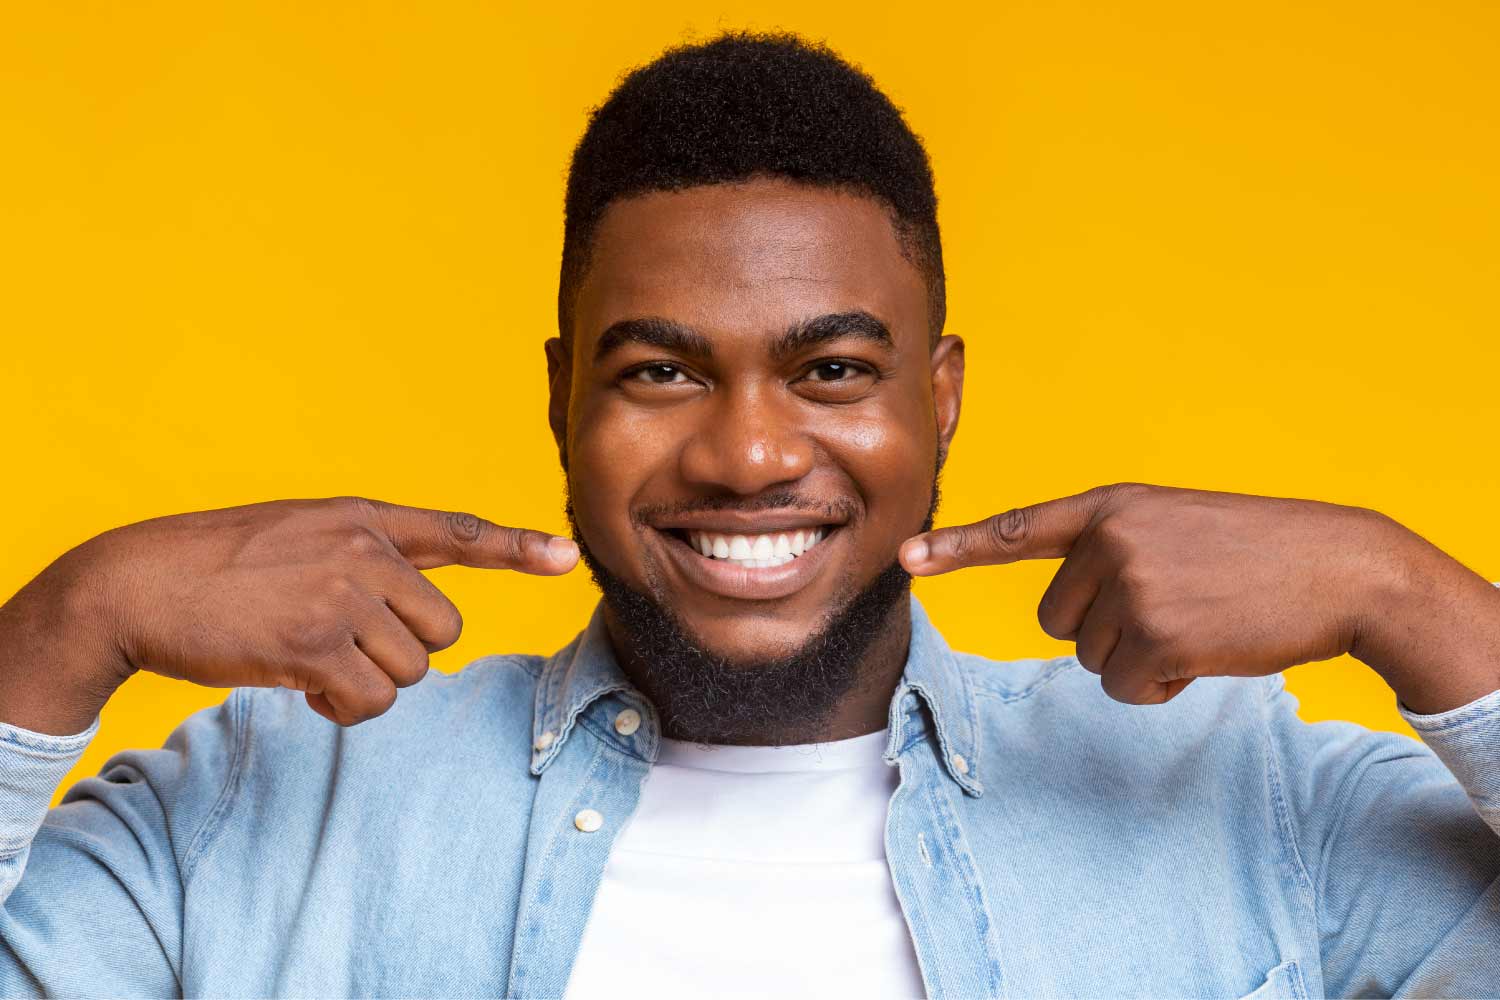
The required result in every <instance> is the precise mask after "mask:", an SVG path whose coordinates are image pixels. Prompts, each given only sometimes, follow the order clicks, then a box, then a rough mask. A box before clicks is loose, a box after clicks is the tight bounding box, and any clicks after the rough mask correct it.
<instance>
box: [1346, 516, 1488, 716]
mask: <svg viewBox="0 0 1500 1000" xmlns="http://www.w3.org/2000/svg"><path fill="white" fill-rule="evenodd" d="M1393 523H1394V522H1393ZM1396 527H1398V528H1399V527H1400V526H1399V525H1397V526H1396ZM1400 533H1401V536H1402V537H1400V538H1398V539H1397V540H1396V541H1395V542H1394V543H1393V545H1392V550H1391V551H1392V559H1391V561H1390V568H1389V570H1388V571H1387V572H1385V573H1381V574H1378V575H1377V577H1376V579H1375V580H1374V581H1373V582H1372V586H1371V588H1370V591H1369V593H1368V594H1367V595H1366V599H1365V601H1364V610H1363V613H1361V614H1360V615H1358V616H1357V624H1356V634H1355V638H1354V643H1353V646H1352V648H1351V649H1350V654H1351V655H1352V656H1354V657H1355V658H1356V659H1358V660H1360V661H1361V662H1363V663H1365V664H1367V665H1369V666H1370V667H1372V668H1373V669H1374V670H1375V671H1376V672H1377V673H1379V674H1380V676H1381V677H1382V678H1384V679H1385V681H1386V683H1387V684H1389V685H1390V686H1391V689H1392V690H1393V691H1394V692H1395V693H1396V697H1397V699H1398V700H1399V702H1400V704H1401V705H1403V706H1405V707H1406V708H1407V709H1409V710H1410V711H1412V712H1416V713H1421V714H1426V715H1430V714H1436V713H1440V712H1446V711H1449V710H1451V709H1454V708H1458V707H1459V706H1461V705H1466V704H1468V703H1470V702H1472V701H1474V700H1475V699H1477V698H1481V697H1483V696H1484V695H1487V694H1489V693H1491V692H1493V691H1496V690H1500V589H1497V587H1496V585H1494V584H1492V583H1491V582H1490V581H1488V580H1486V579H1485V578H1484V577H1482V576H1480V575H1479V574H1477V573H1475V572H1474V571H1473V570H1470V569H1469V568H1468V567H1466V566H1464V565H1463V564H1462V563H1460V562H1458V561H1457V560H1456V559H1454V558H1452V557H1451V556H1449V555H1447V554H1446V553H1444V552H1443V551H1442V550H1440V549H1438V548H1437V547H1436V546H1434V545H1432V544H1431V543H1430V542H1427V541H1426V540H1425V539H1423V538H1421V537H1420V536H1418V535H1416V534H1415V533H1413V532H1410V531H1408V530H1407V529H1405V528H1400Z"/></svg>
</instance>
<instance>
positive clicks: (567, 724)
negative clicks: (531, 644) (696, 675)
mask: <svg viewBox="0 0 1500 1000" xmlns="http://www.w3.org/2000/svg"><path fill="white" fill-rule="evenodd" d="M910 602H911V644H910V646H909V647H908V650H907V656H906V667H905V670H904V671H903V672H902V676H901V682H900V683H899V684H898V685H897V686H896V691H895V693H894V694H893V695H892V697H891V704H890V713H889V717H888V720H889V721H888V723H887V724H888V727H889V728H888V732H889V734H890V740H889V742H888V743H887V744H886V752H885V757H886V759H887V760H890V761H894V760H895V759H896V757H898V756H899V755H900V754H901V752H902V751H903V750H904V749H905V745H906V742H907V734H908V732H909V731H910V730H912V729H913V727H918V726H920V727H924V728H925V720H921V719H920V718H919V716H920V715H921V712H922V709H923V708H925V709H926V711H927V713H928V714H929V715H930V717H931V720H932V725H931V729H932V731H933V732H935V734H936V740H937V747H936V749H937V752H938V756H939V757H940V758H941V759H942V763H943V768H944V771H945V772H946V773H947V774H948V776H949V777H951V778H952V779H953V780H954V781H955V782H956V783H957V784H958V785H959V787H961V788H962V789H963V790H964V791H965V792H967V793H969V794H970V795H979V794H981V793H982V791H983V785H981V783H980V781H979V775H980V773H981V772H980V760H979V726H978V721H977V718H976V710H977V709H976V705H975V698H974V690H973V685H972V684H971V683H970V681H969V678H968V677H967V675H965V674H964V673H963V671H962V670H961V668H960V667H959V665H958V663H957V662H956V661H955V659H954V656H953V651H952V650H951V649H949V648H948V644H947V642H945V641H944V639H943V637H942V635H941V634H940V633H939V632H938V630H937V629H936V628H935V627H934V626H933V624H932V622H931V621H930V620H929V619H928V617H927V612H926V610H925V609H924V608H923V607H922V604H921V602H920V601H918V600H917V598H916V597H915V596H912V597H911V598H910ZM610 694H620V695H622V696H623V697H625V698H626V699H627V700H630V701H639V703H640V704H641V707H642V709H643V711H642V714H643V716H645V718H643V720H642V726H643V727H649V728H650V729H651V730H653V731H654V730H655V728H656V725H657V722H656V713H655V712H654V711H651V709H650V706H649V703H648V702H647V701H646V699H645V697H644V696H642V695H641V694H640V692H638V691H636V689H635V688H634V687H633V686H632V685H631V683H630V681H629V680H628V679H627V678H626V677H625V674H624V671H622V670H621V669H620V667H619V664H618V663H617V662H616V660H615V656H614V651H613V649H612V648H611V646H610V642H609V633H608V631H607V629H606V626H605V622H604V602H603V601H602V600H601V601H600V602H599V603H598V604H597V605H595V607H594V613H593V615H592V616H591V617H590V618H589V622H588V625H587V626H586V627H585V628H584V630H583V631H582V632H580V633H579V634H578V635H577V636H576V637H575V638H574V639H573V641H572V642H570V643H568V645H566V646H564V647H563V648H562V649H560V650H558V652H557V653H555V654H553V655H552V656H551V657H550V658H548V659H547V661H546V662H545V663H544V664H543V667H542V674H541V680H540V682H539V683H538V684H537V689H536V710H535V712H534V713H533V716H532V720H533V721H532V734H531V735H532V755H531V773H532V774H541V773H542V772H543V771H544V770H546V768H547V765H548V764H550V763H551V762H552V761H553V760H554V759H555V758H556V757H557V754H558V753H559V752H560V751H561V749H562V746H563V744H564V743H566V742H567V740H568V737H569V736H571V735H572V734H573V731H574V729H575V728H576V725H577V721H578V717H579V716H580V715H582V714H583V713H584V712H585V711H586V710H587V709H588V708H589V706H590V705H592V704H593V703H594V702H595V701H597V700H598V699H600V698H603V697H605V696H606V695H610ZM651 742H652V743H653V744H654V737H653V738H652V739H651Z"/></svg>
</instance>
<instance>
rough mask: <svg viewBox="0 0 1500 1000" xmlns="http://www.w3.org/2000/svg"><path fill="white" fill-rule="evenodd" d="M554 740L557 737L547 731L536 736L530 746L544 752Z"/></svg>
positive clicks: (550, 731)
mask: <svg viewBox="0 0 1500 1000" xmlns="http://www.w3.org/2000/svg"><path fill="white" fill-rule="evenodd" d="M555 739H557V737H556V736H555V735H554V734H553V732H552V730H550V729H549V730H547V731H546V732H545V733H543V734H542V735H540V736H538V737H537V738H536V742H535V743H533V744H531V745H532V746H533V747H535V748H536V749H538V750H545V749H547V748H548V747H550V746H551V745H552V741H553V740H555Z"/></svg>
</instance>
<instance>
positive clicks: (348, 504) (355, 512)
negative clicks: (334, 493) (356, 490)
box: [329, 496, 377, 521]
mask: <svg viewBox="0 0 1500 1000" xmlns="http://www.w3.org/2000/svg"><path fill="white" fill-rule="evenodd" d="M329 502H330V503H331V504H332V505H333V506H334V507H335V508H337V509H338V510H340V511H341V512H343V513H344V514H345V515H347V516H349V517H352V518H354V519H355V520H358V521H369V520H373V519H374V517H375V515H376V513H377V510H376V507H377V504H376V503H375V501H374V500H371V499H369V498H368V497H357V496H341V497H333V498H332V499H331V500H330V501H329Z"/></svg>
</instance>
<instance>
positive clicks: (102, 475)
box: [0, 0, 1500, 787]
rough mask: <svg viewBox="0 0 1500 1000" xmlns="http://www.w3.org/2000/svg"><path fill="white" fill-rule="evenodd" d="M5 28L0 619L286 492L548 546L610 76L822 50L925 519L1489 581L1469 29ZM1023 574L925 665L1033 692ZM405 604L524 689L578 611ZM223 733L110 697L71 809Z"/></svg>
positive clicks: (561, 9)
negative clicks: (758, 49) (1212, 545)
mask: <svg viewBox="0 0 1500 1000" xmlns="http://www.w3.org/2000/svg"><path fill="white" fill-rule="evenodd" d="M7 22H8V23H7V27H6V31H5V32H4V34H3V35H0V135H3V137H4V138H3V141H4V144H5V155H4V156H3V157H0V188H3V190H4V197H3V201H0V204H3V206H4V207H3V209H0V219H3V220H4V225H3V233H4V239H3V242H0V287H3V294H0V337H3V351H0V366H3V368H0V375H3V381H0V388H3V392H0V426H3V427H4V429H5V449H4V467H5V469H6V471H7V475H6V477H5V489H4V491H3V493H0V546H3V549H0V553H3V558H0V591H3V594H5V595H8V594H10V593H12V592H14V591H15V590H16V589H18V588H19V587H20V586H22V585H23V584H24V583H25V582H26V581H27V580H28V579H30V578H31V577H32V576H33V575H34V574H35V573H37V572H38V571H39V570H41V569H42V568H43V567H44V566H45V565H46V564H47V563H48V562H49V561H50V560H51V559H52V558H54V557H55V556H56V555H57V554H59V553H60V552H62V551H63V550H65V549H67V548H68V547H70V546H72V545H74V544H77V543H78V542H81V541H83V540H84V539H86V538H88V537H90V536H91V535H93V534H95V533H97V532H99V531H101V530H104V529H106V528H108V527H111V526H113V525H117V524H121V523H125V522H129V521H135V520H139V519H142V518H145V517H150V516H155V515H159V514H167V513H173V512H178V511H185V510H193V509H202V508H208V507H218V506H227V505H232V504H237V503H244V502H250V501H255V500H263V499H271V498H277V497H312V496H330V495H336V494H344V493H359V494H364V495H367V496H372V497H380V498H384V499H388V500H393V501H398V502H403V503H410V504H420V505H424V506H434V507H444V508H459V509H469V510H473V511H475V512H477V513H481V514H484V515H486V516H488V517H490V518H493V519H495V520H497V521H501V522H505V523H512V524H521V525H527V526H532V527H538V528H543V529H548V530H558V531H560V530H562V529H563V527H564V520H563V517H562V512H561V491H560V480H559V474H558V471H557V467H556V458H555V453H554V450H553V445H552V441H551V439H550V437H549V435H548V433H547V430H546V423H545V416H544V401H545V394H544V389H545V378H544V372H545V368H544V364H543V354H542V348H541V344H542V341H543V339H544V338H545V337H547V336H548V335H550V334H551V333H552V332H553V327H554V312H553V310H554V296H555V292H556V279H557V263H558V254H559V248H560V244H561V201H562V186H563V181H564V173H565V170H566V164H567V157H568V154H569V152H570V151H571V148H572V145H573V143H574V142H575V141H576V139H577V137H578V135H579V133H580V131H581V129H582V127H583V124H584V121H585V114H586V112H587V110H588V108H589V107H591V106H592V105H594V104H595V103H597V102H598V101H600V100H602V99H603V97H604V96H605V94H606V93H607V92H608V90H609V88H610V87H611V85H612V84H613V83H614V82H615V80H616V79H617V77H618V75H619V74H620V73H621V72H622V71H623V70H624V69H626V68H627V67H629V66H632V65H636V64H639V63H641V62H643V61H646V60H648V59H650V58H651V57H652V56H654V55H655V54H656V53H657V52H659V51H660V50H661V49H662V48H663V47H665V46H667V45H670V44H673V43H676V42H680V41H686V40H693V39H703V38H705V37H708V36H709V35H712V34H713V33H715V32H716V31H718V30H719V29H722V28H726V27H760V28H768V27H784V28H789V29H793V30H796V31H799V32H802V33H804V34H806V35H809V36H811V37H814V38H821V39H826V40H828V41H829V42H830V44H832V45H833V46H834V47H835V48H836V49H838V50H839V51H840V52H842V53H843V54H844V55H845V56H847V57H848V58H850V59H852V60H854V61H856V62H858V63H860V64H861V65H862V66H864V67H865V68H866V69H867V70H868V71H870V72H871V73H872V74H873V75H874V76H875V78H876V79H877V81H878V82H879V83H880V84H881V85H882V86H883V87H884V88H885V89H886V90H887V92H888V93H889V94H891V96H892V97H893V98H894V100H895V101H896V102H897V103H898V104H899V105H901V106H902V107H903V108H904V109H905V111H906V112H907V115H908V118H909V120H910V122H911V124H912V126H913V127H914V128H915V130H916V131H917V132H918V133H919V134H920V135H921V136H922V137H923V138H924V140H925V141H926V144H927V147H928V149H929V151H930V153H931V155H932V159H933V162H934V166H935V169H936V173H937V178H938V193H939V198H940V200H941V223H942V227H943V232H944V237H945V240H944V242H945V246H946V255H947V264H948V279H949V290H950V291H949V294H950V311H949V332H952V333H958V334H961V335H963V336H964V337H965V338H966V339H967V341H968V345H969V380H968V393H967V396H966V399H965V407H964V415H963V421H962V424H961V426H960V430H959V434H958V439H957V442H956V445H955V449H954V451H953V454H952V458H951V461H950V464H949V467H948V470H947V473H946V475H945V478H944V495H945V502H944V507H943V510H942V512H941V522H940V523H954V522H957V521H960V520H971V519H975V518H978V517H982V516H984V515H987V514H991V513H995V512H997V511H1000V510H1004V509H1006V508H1008V507H1011V506H1016V505H1019V504H1026V503H1031V502H1036V501H1040V500H1044V499H1047V498H1049V497H1054V496H1059V495H1063V494H1067V493H1073V492H1077V491H1079V490H1082V489H1086V488H1088V487H1090V486H1094V485H1098V484H1101V483H1106V482H1111V481H1117V480H1141V481H1146V482H1156V483H1164V484H1170V485H1179V486H1195V487H1202V488H1208V489H1225V490H1238V491H1243V492H1250V493H1262V494H1270V495H1279V496H1296V497H1312V498H1318V499H1326V500H1332V501H1336V502H1340V503H1348V504H1359V505H1364V506H1371V507H1375V508H1377V509H1380V510H1383V511H1385V512H1386V513H1388V514H1390V515H1392V516H1393V517H1395V518H1397V519H1398V520H1400V521H1402V522H1404V523H1405V524H1407V525H1409V526H1411V527H1412V528H1414V529H1415V530H1417V531H1419V532H1421V533H1422V534H1424V535H1425V536H1427V537H1428V538H1430V539H1431V540H1432V541H1434V542H1435V543H1437V544H1438V545H1440V546H1441V547H1443V548H1444V549H1446V550H1447V551H1448V552H1450V553H1452V554H1453V555H1454V556H1456V557H1458V558H1459V559H1461V560H1463V561H1464V562H1465V563H1467V564H1468V565H1470V566H1471V567H1473V568H1474V569H1476V570H1477V571H1479V572H1480V573H1482V574H1485V575H1486V577H1487V578H1488V579H1491V580H1496V579H1500V539H1497V533H1496V529H1495V525H1494V514H1495V512H1496V511H1497V510H1500V471H1497V468H1496V464H1497V463H1496V458H1497V456H1496V444H1495V438H1496V428H1497V426H1500V401H1497V395H1496V391H1495V389H1496V374H1497V367H1500V347H1497V322H1496V320H1497V306H1496V289H1497V277H1500V275H1497V273H1496V271H1497V262H1500V253H1497V249H1500V247H1497V233H1500V193H1497V192H1500V184H1497V182H1496V178H1497V177H1500V139H1497V137H1500V112H1497V108H1500V87H1497V72H1496V66H1497V63H1496V62H1495V60H1494V53H1495V51H1496V46H1497V42H1500V6H1496V5H1495V4H1493V3H1491V2H1489V0H1449V2H1447V3H1442V4H1422V5H1412V4H1407V3H1394V2H1384V0H1382V2H1372V0H1338V2H1332V0H1329V2H1313V3H1308V2H1305V0H1298V2H1295V3H1291V2H1282V0H1268V2H1267V0H1263V2H1257V3H1249V2H1245V3H1238V4H1221V3H1213V4H1203V3H1198V2H1167V0H1130V2H1125V0H1120V2H1117V3H1113V4H1104V3H1098V4H1087V3H1078V2H1066V0H1049V2H1045V3H1043V2H1029V3H1017V2H1000V3H992V4H984V5H972V6H969V5H962V6H960V5H953V6H948V5H943V4H925V5H913V4H909V3H868V2H867V3H833V2H816V0H797V2H795V3H782V2H776V3H757V4H754V5H750V4H744V5H733V4H720V5H717V6H715V5H705V4H703V3H681V2H672V3H654V4H651V5H646V6H641V5H635V4H619V3H599V2H594V0H586V2H573V3H561V4H548V5H540V4H539V5H535V6H520V5H505V4H470V3H423V4H391V3H367V4H353V3H350V4H343V3H326V2H325V3H269V2H267V3H241V4H228V3H189V2H186V0H183V2H161V3H149V2H138V3H129V4H88V3H67V4H13V5H11V6H10V8H9V9H8V11H7ZM1056 567H1057V563H1056V562H1055V561H1052V562H1040V563H1034V564H1024V565H1017V566H1010V567H998V568H992V569H986V570H974V571H970V572H968V573H965V574H961V575H956V576H953V577H949V578H942V579H935V580H931V581H923V582H921V583H919V584H918V587H917V592H918V594H919V595H920V596H921V597H922V598H923V599H924V600H925V601H926V602H927V604H928V607H929V608H930V609H931V610H932V612H933V614H934V617H935V619H936V621H937V623H938V624H939V626H940V627H941V628H942V629H943V630H944V632H945V633H946V635H947V637H948V638H949V640H950V641H951V642H953V643H954V644H955V645H957V646H958V647H961V648H965V649H969V650H973V651H975V652H980V653H984V654H987V655H989V656H993V657H1000V658H1011V657H1018V656H1029V655H1055V654H1058V653H1063V652H1070V651H1071V648H1072V647H1071V646H1070V645H1069V644H1065V643H1060V642H1056V641H1054V640H1052V639H1049V638H1048V637H1047V636H1045V635H1044V634H1043V633H1042V632H1041V631H1040V629H1039V627H1038V626H1037V624H1036V619H1035V607H1036V602H1037V600H1038V599H1039V598H1040V596H1041V593H1042V591H1043V589H1044V588H1045V586H1046V583H1047V581H1048V580H1049V579H1050V577H1051V574H1052V573H1053V572H1054V571H1055V570H1056ZM431 576H432V578H433V579H434V580H435V581H436V582H437V583H438V585H439V586H440V587H442V588H444V589H445V590H446V591H447V592H448V593H449V594H450V595H451V596H452V597H453V598H454V599H455V601H456V602H457V603H458V604H459V606H460V607H461V608H462V609H463V611H464V614H465V617H466V620H467V623H468V625H467V629H466V631H465V633H464V636H463V639H462V640H461V641H460V642H459V644H458V645H457V646H455V647H453V648H452V649H449V650H447V651H445V652H444V653H442V654H440V655H438V656H437V657H436V659H435V663H436V666H437V667H438V668H439V669H443V670H454V669H457V668H458V667H460V666H461V665H462V664H463V663H465V662H467V661H469V660H470V659H472V658H474V657H477V656H479V655H483V654H485V653H491V652H509V651H533V652H548V651H551V650H553V649H555V648H557V647H558V646H560V645H562V644H563V643H564V642H565V641H566V640H567V639H568V638H569V637H570V636H571V635H572V634H573V632H574V631H575V630H576V629H577V628H579V627H580V626H581V624H582V623H583V620H584V618H585V616H586V614H587V612H588V610H589V608H590V607H591V605H592V602H593V600H594V597H595V595H594V592H593V590H592V587H591V585H590V584H589V582H588V580H587V577H586V575H585V574H583V573H582V572H578V573H574V574H572V575H571V576H569V577H567V578H563V579H560V580H536V579H532V578H525V577H518V576H512V575H508V574H504V573H494V572H491V573H485V572H480V571H474V570H462V569H450V570H439V571H434V572H433V573H432V574H431ZM1291 681H1292V688H1293V690H1294V691H1296V693H1297V694H1298V695H1300V696H1301V698H1302V699H1303V706H1304V715H1305V717H1307V718H1309V719H1317V718H1326V717H1344V718H1350V719H1355V720H1358V721H1361V722H1364V723H1366V724H1368V725H1371V726H1375V727H1382V728H1393V729H1401V728H1402V724H1401V722H1400V719H1399V717H1398V716H1397V715H1396V714H1395V711H1394V699H1393V696H1392V695H1391V694H1390V692H1389V690H1388V689H1386V688H1385V687H1384V686H1383V685H1382V684H1381V682H1380V681H1379V680H1378V678H1376V677H1375V676H1374V675H1373V674H1372V673H1371V672H1370V671H1368V670H1367V669H1365V668H1364V667H1363V666H1362V665H1360V664H1358V663H1355V662H1353V661H1351V660H1348V659H1343V660H1339V661H1331V662H1327V663H1320V664H1313V665H1308V666H1305V667H1300V668H1297V669H1296V670H1294V671H1292V672H1291ZM225 693H226V692H225V691H224V690H209V689H200V688H195V687H192V686H189V685H186V684H180V683H176V682H171V681H168V680H165V679H162V678H159V677H155V676H151V675H141V676H138V677H136V678H133V679H132V680H131V681H130V682H129V683H128V684H127V685H126V686H125V687H124V688H123V689H122V690H121V692H120V693H119V694H118V695H117V696H116V697H115V699H114V700H113V701H112V702H111V703H110V704H109V706H108V707H107V708H106V709H105V710H104V713H103V724H102V728H101V730H100V732H99V734H98V736H97V737H96V738H95V740H94V742H93V744H92V745H91V747H90V749H89V751H88V752H87V754H86V755H85V756H84V758H83V760H82V761H81V762H80V764H79V766H78V768H77V769H76V770H75V771H74V772H73V774H72V775H71V776H70V777H69V779H68V783H71V782H72V781H73V780H76V779H77V778H79V777H82V776H83V775H85V774H92V773H95V772H96V771H97V769H98V767H99V766H100V765H101V764H102V763H103V761H104V759H105V758H106V757H107V756H108V755H109V754H110V753H112V752H114V751H115V750H117V749H119V748H122V747H125V746H158V745H160V743H161V741H162V740H163V739H164V738H165V737H166V735H167V733H168V732H169V731H170V730H171V728H172V727H173V726H174V725H175V724H176V723H177V722H179V721H180V720H181V719H182V718H183V717H184V716H186V715H187V714H188V713H189V712H191V711H193V710H195V709H197V708H200V707H203V706H206V705H210V704H213V703H215V702H217V701H219V700H221V699H222V698H223V697H224V695H225ZM1150 710H1151V709H1149V708H1143V709H1141V711H1150ZM433 739H434V741H435V742H438V743H440V742H441V740H442V734H441V733H434V734H433ZM64 787H66V783H65V785H64Z"/></svg>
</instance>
